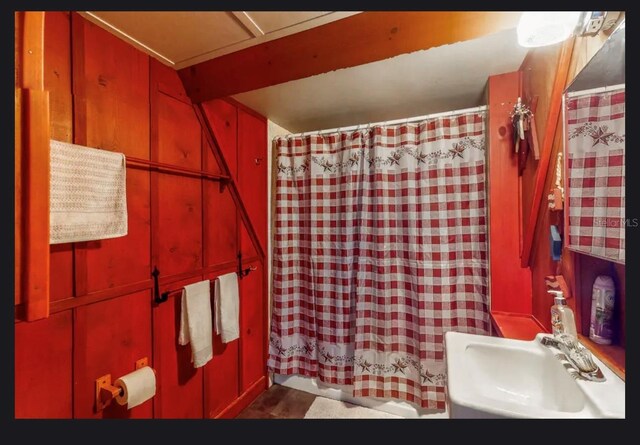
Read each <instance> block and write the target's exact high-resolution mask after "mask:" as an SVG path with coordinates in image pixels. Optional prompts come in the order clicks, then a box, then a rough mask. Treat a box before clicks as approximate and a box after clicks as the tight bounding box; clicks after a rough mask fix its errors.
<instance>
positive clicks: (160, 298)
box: [151, 266, 169, 304]
mask: <svg viewBox="0 0 640 445" xmlns="http://www.w3.org/2000/svg"><path fill="white" fill-rule="evenodd" d="M151 275H152V276H153V301H154V302H156V303H157V304H160V303H164V302H165V301H167V299H168V298H169V292H163V293H162V295H160V284H159V276H160V271H159V270H158V268H157V267H156V266H153V272H151Z"/></svg>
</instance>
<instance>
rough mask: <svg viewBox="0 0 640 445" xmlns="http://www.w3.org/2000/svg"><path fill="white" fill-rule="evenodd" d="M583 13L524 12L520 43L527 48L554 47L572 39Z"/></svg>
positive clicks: (519, 30) (519, 28)
mask: <svg viewBox="0 0 640 445" xmlns="http://www.w3.org/2000/svg"><path fill="white" fill-rule="evenodd" d="M582 14H583V13H582V12H581V11H549V12H539V11H534V12H523V13H522V16H521V17H520V22H519V23H518V30H517V32H518V43H519V44H520V46H524V47H527V48H532V47H537V46H547V45H553V44H554V43H558V42H562V41H563V40H566V39H568V38H569V37H571V35H572V34H573V32H574V31H575V30H576V27H577V26H578V23H579V22H580V19H581V18H582V17H583V16H582Z"/></svg>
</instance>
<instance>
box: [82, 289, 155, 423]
mask: <svg viewBox="0 0 640 445" xmlns="http://www.w3.org/2000/svg"><path fill="white" fill-rule="evenodd" d="M151 352H152V351H151V292H150V291H142V292H137V293H134V294H130V295H127V296H124V297H118V298H114V299H111V300H105V301H101V302H99V303H94V304H88V305H85V306H80V307H78V308H77V309H75V317H74V332H73V377H74V382H73V396H74V397H73V401H74V402H73V416H74V417H75V418H112V417H116V418H151V417H152V414H153V409H152V401H151V400H148V401H146V402H144V403H143V404H142V405H139V406H136V407H135V408H133V409H130V410H127V408H126V406H121V405H118V404H117V403H113V402H112V403H111V404H110V405H109V406H108V407H107V408H106V409H104V410H103V411H101V412H96V411H95V408H94V407H95V380H96V379H97V378H98V377H101V376H103V375H105V374H111V379H112V381H114V380H115V379H117V378H118V377H121V376H122V375H124V374H128V373H130V372H132V371H134V370H135V363H136V360H138V359H141V358H143V357H148V358H149V360H150V361H151V365H152V366H153V362H152V356H151Z"/></svg>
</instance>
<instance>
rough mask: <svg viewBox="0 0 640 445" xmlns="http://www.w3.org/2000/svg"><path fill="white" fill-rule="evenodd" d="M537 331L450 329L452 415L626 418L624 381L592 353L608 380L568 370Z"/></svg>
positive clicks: (447, 338) (449, 398) (447, 344)
mask: <svg viewBox="0 0 640 445" xmlns="http://www.w3.org/2000/svg"><path fill="white" fill-rule="evenodd" d="M544 336H549V335H548V334H538V335H537V336H536V338H535V339H534V340H531V341H522V340H512V339H507V338H497V337H489V336H483V335H474V334H463V333H459V332H447V333H446V334H445V351H446V363H447V374H448V377H447V403H448V410H449V413H450V416H451V418H504V417H518V418H558V417H560V418H562V417H564V418H574V417H586V418H599V417H602V418H606V417H612V418H624V416H625V384H624V381H622V380H621V379H620V378H619V377H618V376H616V375H615V374H614V373H613V372H612V371H611V370H610V369H609V368H607V367H606V366H605V365H604V364H603V363H602V362H601V361H600V360H598V359H597V358H596V357H593V359H594V361H595V362H596V364H597V365H598V367H600V369H601V370H602V373H603V374H604V376H605V378H606V381H604V382H592V381H588V380H584V379H582V378H580V377H577V376H574V375H573V374H571V373H570V372H569V370H568V369H567V368H565V365H564V364H563V362H562V361H561V360H559V359H558V356H557V351H556V353H554V351H553V350H551V349H549V348H548V347H545V346H543V345H542V344H541V343H540V340H541V338H542V337H544Z"/></svg>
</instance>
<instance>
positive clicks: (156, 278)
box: [151, 253, 258, 304]
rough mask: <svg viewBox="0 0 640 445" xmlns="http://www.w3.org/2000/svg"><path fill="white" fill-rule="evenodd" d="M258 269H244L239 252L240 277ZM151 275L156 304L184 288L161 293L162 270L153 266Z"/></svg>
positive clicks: (253, 267) (254, 267)
mask: <svg viewBox="0 0 640 445" xmlns="http://www.w3.org/2000/svg"><path fill="white" fill-rule="evenodd" d="M257 269H258V268H257V267H256V266H251V267H247V268H245V269H243V268H242V254H241V253H238V271H237V272H236V273H237V274H238V278H239V279H242V278H243V277H246V276H247V275H249V273H251V272H253V271H254V270H257ZM151 275H152V276H153V301H154V302H155V303H156V304H160V303H164V302H165V301H167V300H168V299H169V295H171V294H174V293H176V292H182V288H180V289H172V290H168V291H164V292H162V293H160V271H159V270H158V268H157V267H156V266H153V272H151Z"/></svg>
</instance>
